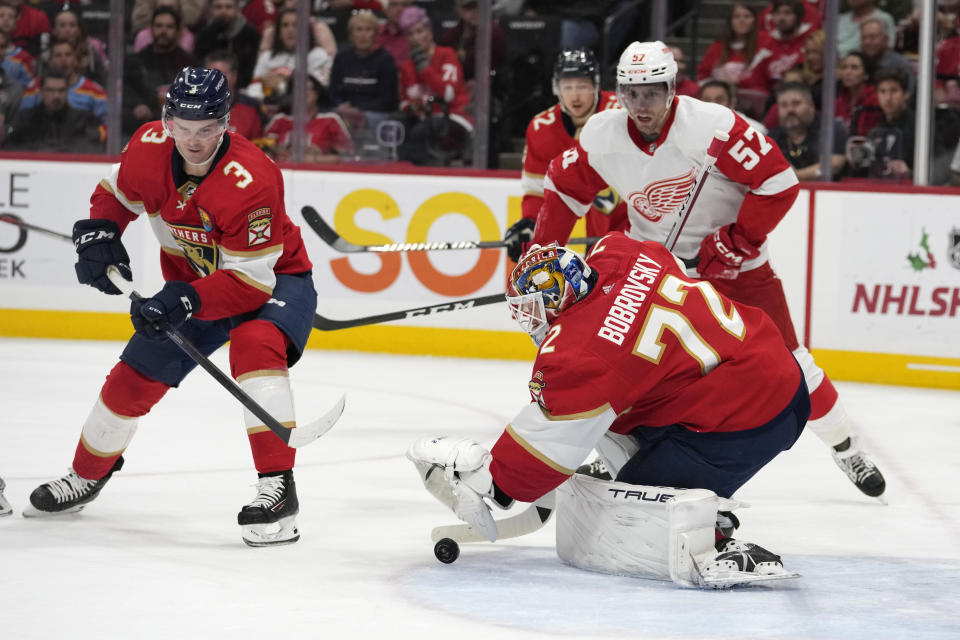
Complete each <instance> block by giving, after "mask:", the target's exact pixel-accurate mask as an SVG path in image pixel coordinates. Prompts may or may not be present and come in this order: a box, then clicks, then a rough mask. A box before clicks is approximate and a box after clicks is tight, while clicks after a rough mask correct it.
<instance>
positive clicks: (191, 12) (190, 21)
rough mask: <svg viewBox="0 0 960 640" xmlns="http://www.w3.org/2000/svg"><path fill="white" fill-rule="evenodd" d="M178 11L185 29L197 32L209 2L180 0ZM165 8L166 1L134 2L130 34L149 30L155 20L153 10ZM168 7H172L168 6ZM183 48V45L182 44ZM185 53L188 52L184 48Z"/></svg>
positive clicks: (140, 0)
mask: <svg viewBox="0 0 960 640" xmlns="http://www.w3.org/2000/svg"><path fill="white" fill-rule="evenodd" d="M178 4H179V6H178V7H177V9H178V10H179V11H180V17H181V20H182V22H183V25H184V28H186V29H191V30H195V29H196V27H197V26H199V25H200V22H201V20H202V19H203V10H204V6H205V5H206V4H207V0H180V2H179V3H178ZM160 6H164V0H134V3H133V10H132V11H131V12H130V33H138V32H140V31H141V30H142V29H149V28H150V22H151V21H152V18H153V10H154V9H156V8H157V7H160ZM167 6H170V5H169V4H167ZM181 46H182V44H181ZM184 51H188V49H187V48H186V47H184Z"/></svg>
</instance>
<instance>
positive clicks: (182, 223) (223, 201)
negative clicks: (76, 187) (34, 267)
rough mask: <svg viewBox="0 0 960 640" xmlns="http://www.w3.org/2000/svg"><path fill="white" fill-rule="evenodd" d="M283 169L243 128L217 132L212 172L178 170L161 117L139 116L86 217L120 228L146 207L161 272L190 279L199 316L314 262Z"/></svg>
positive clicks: (266, 293) (224, 311)
mask: <svg viewBox="0 0 960 640" xmlns="http://www.w3.org/2000/svg"><path fill="white" fill-rule="evenodd" d="M279 174H280V169H279V167H277V165H276V164H274V163H273V162H272V161H271V160H270V159H269V158H267V157H266V156H265V155H264V154H263V152H262V151H260V150H259V149H257V148H256V147H255V146H253V144H251V143H250V142H249V141H248V140H246V139H245V138H243V137H242V136H233V135H231V134H229V133H226V134H224V138H223V144H222V145H221V146H220V149H219V150H218V152H217V157H216V158H215V160H214V162H213V165H212V167H211V168H210V171H209V173H208V174H207V175H206V176H205V177H202V178H199V177H195V176H188V175H186V174H185V173H184V172H183V161H182V158H181V157H180V155H179V153H176V154H175V151H174V142H173V139H172V138H170V137H169V136H167V134H166V133H165V132H164V130H163V126H162V124H161V123H160V122H159V121H157V122H151V123H148V124H145V125H143V126H142V127H140V129H138V130H137V132H136V133H134V134H133V137H132V138H131V139H130V143H129V144H128V145H127V147H126V148H125V149H124V151H123V154H122V155H121V157H120V162H119V163H118V164H115V165H114V166H113V170H112V171H111V173H110V175H109V176H108V177H106V178H104V179H103V180H101V181H100V184H99V185H98V186H97V188H96V190H95V191H94V193H93V196H91V198H90V202H91V209H90V217H91V218H108V219H110V220H113V221H115V222H116V223H117V224H118V225H119V226H120V229H121V230H122V229H124V228H126V226H127V224H129V223H130V222H131V221H132V220H135V219H136V218H137V217H138V216H139V215H141V214H146V215H147V216H148V217H149V220H150V226H151V227H152V229H153V232H154V234H155V235H156V236H157V239H158V240H159V241H160V246H161V252H160V265H161V268H162V271H163V277H164V279H165V280H184V281H187V282H190V283H191V284H193V286H194V287H195V288H196V290H197V293H198V294H199V296H200V302H201V309H200V311H199V313H197V314H196V317H197V318H199V319H201V320H216V319H219V318H226V317H230V316H235V315H238V314H241V313H246V312H248V311H252V310H254V309H257V308H258V307H260V306H262V305H263V304H264V303H266V302H267V300H269V298H270V295H271V293H272V292H273V287H274V285H275V284H276V276H277V274H282V273H290V274H293V273H304V272H306V271H309V270H310V269H311V267H312V265H311V264H310V260H309V258H308V257H307V253H306V250H305V249H304V246H303V240H302V238H301V237H300V229H299V228H298V227H297V226H295V225H294V224H293V223H292V222H291V221H290V218H288V217H287V213H286V209H285V208H284V202H283V180H282V179H281V176H280V175H279Z"/></svg>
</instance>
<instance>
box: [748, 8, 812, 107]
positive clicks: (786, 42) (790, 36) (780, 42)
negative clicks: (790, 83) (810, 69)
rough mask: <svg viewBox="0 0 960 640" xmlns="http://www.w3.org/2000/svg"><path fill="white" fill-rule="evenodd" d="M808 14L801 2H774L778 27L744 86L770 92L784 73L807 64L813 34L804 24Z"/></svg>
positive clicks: (759, 53) (752, 65) (808, 24)
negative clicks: (807, 47)
mask: <svg viewBox="0 0 960 640" xmlns="http://www.w3.org/2000/svg"><path fill="white" fill-rule="evenodd" d="M804 11H805V9H804V4H803V2H802V1H801V0H774V2H773V14H772V15H773V24H774V26H775V27H776V28H775V29H774V31H773V32H771V33H770V37H769V38H765V39H764V42H763V46H762V47H761V48H760V50H759V51H758V52H757V55H756V56H755V57H754V59H753V63H752V64H751V65H750V69H749V72H748V73H749V77H747V78H744V79H743V81H742V82H741V83H740V84H741V86H742V87H744V88H749V89H755V90H760V91H766V92H767V93H769V92H771V91H773V88H774V87H775V86H776V85H777V83H778V82H780V80H781V79H782V78H783V73H784V71H786V70H787V69H792V68H793V67H795V66H797V65H798V64H801V63H802V62H803V44H804V41H805V40H806V39H807V35H809V34H810V32H811V31H812V29H811V27H810V23H805V22H804Z"/></svg>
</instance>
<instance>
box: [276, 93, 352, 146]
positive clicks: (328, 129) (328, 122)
mask: <svg viewBox="0 0 960 640" xmlns="http://www.w3.org/2000/svg"><path fill="white" fill-rule="evenodd" d="M307 79H308V81H309V82H308V84H307V110H306V111H307V118H309V120H308V121H307V125H306V135H307V144H306V149H305V150H304V161H305V162H319V163H324V164H327V163H332V162H339V161H340V154H344V153H353V142H352V141H351V140H350V134H349V133H347V127H346V125H345V124H344V123H343V120H341V119H340V116H338V115H337V114H336V113H330V112H328V111H325V110H323V108H322V107H321V105H323V106H324V107H325V106H327V105H326V104H324V103H325V102H326V90H325V89H324V87H323V84H321V83H320V80H319V79H318V78H315V77H314V76H312V75H309V76H307ZM292 132H293V118H291V117H290V116H289V115H286V114H284V113H278V114H277V115H275V116H274V117H273V119H272V120H271V121H270V124H269V125H267V131H266V137H267V139H269V140H271V141H272V155H273V156H274V157H275V158H276V159H277V160H279V161H286V160H290V159H291V157H292V149H291V147H290V143H291V138H290V134H291V133H292ZM270 148H271V147H268V149H270Z"/></svg>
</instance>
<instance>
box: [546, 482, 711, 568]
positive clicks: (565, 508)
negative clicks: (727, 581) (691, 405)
mask: <svg viewBox="0 0 960 640" xmlns="http://www.w3.org/2000/svg"><path fill="white" fill-rule="evenodd" d="M727 504H729V503H728V502H727V501H724V505H725V506H726V505H727ZM719 506H720V500H719V499H718V498H717V496H716V494H715V493H713V492H712V491H707V490H706V489H674V488H669V487H654V486H646V485H633V484H626V483H623V482H610V481H602V480H597V479H595V478H591V477H589V476H583V475H574V476H572V477H571V478H570V480H569V481H568V482H566V483H565V484H563V485H561V487H560V488H559V489H558V490H557V555H558V556H560V559H561V560H563V561H564V562H566V563H568V564H571V565H573V566H575V567H578V568H581V569H587V570H590V571H599V572H601V573H612V574H616V575H628V576H636V577H641V578H655V579H659V580H672V581H673V582H676V583H677V584H680V585H684V586H695V585H697V584H699V580H698V577H697V573H698V570H699V567H698V566H697V563H698V562H705V561H707V560H708V559H710V558H712V557H713V556H714V555H715V554H716V550H715V548H714V540H715V534H714V529H715V525H716V519H717V509H718V507H719Z"/></svg>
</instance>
